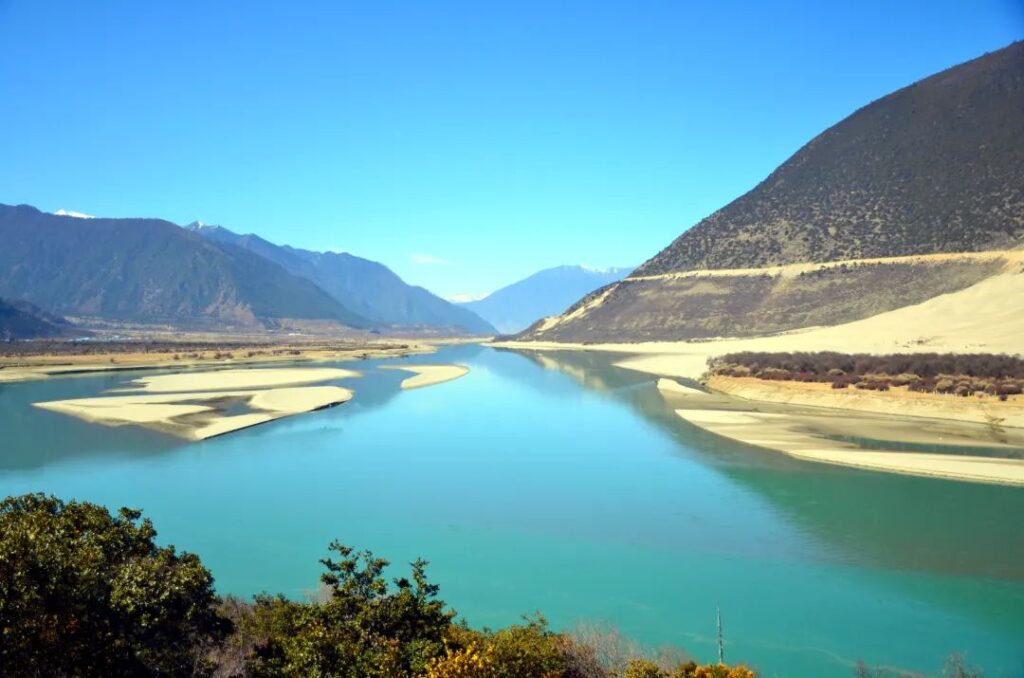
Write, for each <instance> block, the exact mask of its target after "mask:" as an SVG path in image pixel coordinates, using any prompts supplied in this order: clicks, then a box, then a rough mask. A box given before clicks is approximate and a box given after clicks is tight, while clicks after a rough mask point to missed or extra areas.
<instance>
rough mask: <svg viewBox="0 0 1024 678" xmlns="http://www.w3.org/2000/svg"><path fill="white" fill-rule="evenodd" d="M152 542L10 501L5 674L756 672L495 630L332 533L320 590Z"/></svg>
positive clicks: (731, 677) (542, 633) (613, 638)
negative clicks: (279, 583)
mask: <svg viewBox="0 0 1024 678" xmlns="http://www.w3.org/2000/svg"><path fill="white" fill-rule="evenodd" d="M155 536H156V531H155V530H154V529H153V525H152V524H151V523H150V521H149V520H148V519H143V518H142V516H141V513H140V512H139V511H136V510H131V509H121V510H120V511H119V512H118V513H117V515H116V516H115V515H111V514H110V513H109V512H108V511H107V510H106V509H105V508H103V507H100V506H96V505H94V504H88V503H84V502H74V501H72V502H63V501H60V500H58V499H56V498H53V497H47V496H44V495H41V494H33V495H25V496H21V497H9V498H7V499H5V500H4V501H3V502H0V675H5V676H218V677H223V678H227V677H247V676H324V677H327V676H332V677H339V678H364V677H365V678H378V677H379V678H406V677H408V678H413V677H424V678H528V677H534V676H536V677H539V678H753V677H754V675H755V673H754V672H753V671H751V670H750V669H748V668H746V667H743V666H726V665H724V664H706V665H699V664H697V663H696V662H694V661H692V660H691V659H689V658H688V657H687V656H686V655H685V653H683V652H681V651H679V650H676V649H672V648H668V649H663V650H661V651H660V652H657V653H652V652H649V651H647V650H645V649H644V648H642V647H640V646H639V645H637V644H636V643H633V642H630V641H628V640H627V639H624V638H623V637H621V636H620V635H619V634H618V633H617V632H616V631H615V630H614V629H612V628H604V627H579V628H577V629H575V630H574V631H572V632H569V633H558V632H554V631H552V630H551V629H550V628H548V625H547V622H546V621H545V619H544V618H543V617H542V616H540V615H539V614H538V615H535V616H533V617H527V618H524V620H523V622H522V623H520V624H514V625H511V626H508V627H505V628H502V629H498V630H490V629H482V630H477V629H471V628H469V627H468V626H467V625H466V624H465V623H458V622H456V621H455V616H456V615H455V612H454V611H453V610H451V609H450V608H448V607H447V606H446V605H445V603H444V602H443V601H442V600H440V599H439V598H438V592H439V591H438V587H437V586H436V585H435V584H431V583H430V582H429V581H428V579H427V575H426V566H427V563H426V562H424V561H422V560H417V561H415V562H413V563H411V564H410V566H411V573H410V576H409V577H398V578H394V579H392V580H390V581H389V580H388V579H387V578H386V577H385V571H386V569H387V568H388V565H389V564H388V562H387V561H386V560H383V559H381V558H377V557H375V556H374V555H373V553H371V552H369V551H362V552H356V551H354V550H353V549H351V548H350V547H348V546H345V545H343V544H341V543H338V542H334V543H332V544H331V545H330V551H331V557H329V558H326V559H324V560H322V561H321V562H322V563H323V565H324V568H325V571H324V573H323V575H322V576H321V580H322V582H323V589H322V591H321V595H320V596H319V597H318V599H317V600H308V601H294V600H289V599H287V598H285V597H283V596H272V595H261V596H257V597H256V598H255V599H254V600H253V602H251V603H250V602H246V601H242V600H239V599H237V598H227V599H218V598H217V597H216V596H215V595H214V592H213V578H212V576H211V575H210V573H209V571H208V570H207V569H206V568H205V567H204V566H203V565H202V563H201V562H200V560H199V558H198V557H197V556H195V555H192V554H189V553H177V552H176V551H175V549H174V548H173V547H170V546H169V547H164V548H160V547H158V546H156V545H155V543H154V541H153V540H154V537H155ZM958 666H962V665H958ZM858 670H859V671H868V669H867V668H866V667H859V669H858ZM858 675H870V674H867V673H859V674H858ZM878 675H882V674H878ZM948 675H956V676H957V678H965V677H966V676H976V675H980V674H977V673H968V672H966V671H963V672H961V673H950V674H948Z"/></svg>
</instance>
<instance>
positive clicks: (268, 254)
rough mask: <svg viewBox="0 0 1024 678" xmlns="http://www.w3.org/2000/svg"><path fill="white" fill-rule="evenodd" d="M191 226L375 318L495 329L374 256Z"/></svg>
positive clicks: (415, 325) (455, 328)
mask: <svg viewBox="0 0 1024 678" xmlns="http://www.w3.org/2000/svg"><path fill="white" fill-rule="evenodd" d="M187 228H188V229H189V230H190V231H192V232H194V233H198V234H200V235H202V236H204V237H206V238H208V239H210V240H212V241H214V242H217V243H222V244H227V245H231V246H235V247H240V248H242V249H245V250H247V251H249V252H252V253H254V254H257V255H259V256H261V257H263V258H264V259H267V260H268V261H272V262H274V263H275V264H277V265H279V266H281V267H282V268H284V269H285V270H286V271H288V272H289V273H291V274H293V275H297V276H299V277H300V278H304V279H306V280H309V281H311V282H313V283H314V284H316V285H317V286H318V287H320V289H322V290H324V291H325V292H327V293H328V294H329V295H331V296H332V297H333V298H334V299H336V300H338V301H339V302H341V303H344V304H345V306H346V307H348V308H350V309H351V310H353V311H355V312H356V313H358V314H359V315H361V316H363V317H365V318H368V319H370V320H371V321H373V322H375V323H379V324H384V325H394V326H400V327H404V328H407V329H410V328H413V329H415V328H421V329H429V330H431V331H434V332H437V331H441V330H448V331H454V332H457V333H467V332H468V333H470V334H494V333H495V328H494V327H492V326H491V325H490V324H488V323H487V322H486V321H485V320H483V319H481V318H480V317H479V316H478V315H476V314H475V313H473V312H472V311H470V310H467V309H465V308H461V307H459V306H457V305H455V304H452V303H450V302H448V301H445V300H444V299H442V298H440V297H438V296H436V295H434V294H431V293H430V292H428V291H427V290H425V289H423V288H422V287H416V286H413V285H408V284H406V283H405V282H404V281H403V280H402V279H401V278H399V277H398V276H397V275H395V274H394V273H393V272H392V271H391V269H389V268H388V267H387V266H385V265H383V264H379V263H377V262H376V261H370V260H369V259H362V258H360V257H357V256H353V255H351V254H347V253H340V254H339V253H334V252H312V251H310V250H303V249H296V248H293V247H289V246H287V245H275V244H273V243H271V242H268V241H266V240H264V239H263V238H261V237H259V236H258V235H251V234H249V235H239V234H237V233H234V232H232V231H229V230H228V229H226V228H223V227H221V226H211V225H206V224H200V223H198V222H195V223H192V224H189V225H188V226H187Z"/></svg>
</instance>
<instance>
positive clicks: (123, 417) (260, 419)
mask: <svg viewBox="0 0 1024 678" xmlns="http://www.w3.org/2000/svg"><path fill="white" fill-rule="evenodd" d="M351 398H352V391H350V390H348V389H344V388H341V387H338V386H305V387H292V388H271V389H262V390H245V391H238V390H235V391H204V392H192V393H168V394H160V395H157V394H152V395H150V394H147V395H119V396H106V397H96V398H77V399H73V400H55V401H49V402H41V403H35V406H36V407H39V408H41V409H45V410H50V411H53V412H60V413H61V414H66V415H69V416H73V417H77V418H79V419H82V420H84V421H88V422H93V423H98V424H104V425H106V426H123V425H128V424H135V425H141V426H145V427H147V428H151V429H154V430H158V431H162V432H164V433H170V434H172V435H176V436H178V437H180V438H184V439H186V440H205V439H207V438H212V437H214V436H218V435H223V434H225V433H230V432H231V431H237V430H239V429H242V428H248V427H250V426H255V425H256V424H262V423H265V422H268V421H273V420H275V419H280V418H282V417H287V416H291V415H294V414H299V413H302V412H311V411H314V410H319V409H323V408H325V407H331V406H333V405H337V404H340V403H343V402H346V401H348V400H350V399H351ZM236 403H238V404H244V405H246V406H247V407H248V408H250V409H251V410H253V411H252V412H246V413H242V414H236V415H227V414H225V408H226V407H227V406H229V405H233V404H236Z"/></svg>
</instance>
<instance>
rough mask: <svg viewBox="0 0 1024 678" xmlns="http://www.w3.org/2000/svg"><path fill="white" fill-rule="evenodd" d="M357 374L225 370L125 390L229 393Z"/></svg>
mask: <svg viewBox="0 0 1024 678" xmlns="http://www.w3.org/2000/svg"><path fill="white" fill-rule="evenodd" d="M358 376H360V374H359V373H358V372H353V371H352V370H343V369H339V368H334V367H281V368H256V369H227V370H215V371H207V372H176V373H175V374H160V375H156V376H153V377H142V378H141V379H135V380H134V381H132V382H131V384H130V385H129V386H128V387H127V388H126V389H124V390H131V391H145V392H147V393H175V392H184V391H231V390H238V389H253V388H276V387H280V386H295V385H299V384H315V383H317V382H320V381H332V380H334V379H351V378H354V377H358Z"/></svg>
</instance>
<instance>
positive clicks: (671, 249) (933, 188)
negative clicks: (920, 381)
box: [635, 42, 1024, 275]
mask: <svg viewBox="0 0 1024 678" xmlns="http://www.w3.org/2000/svg"><path fill="white" fill-rule="evenodd" d="M1022 238H1024V42H1016V43H1014V44H1012V45H1010V46H1009V47H1006V48H1004V49H1001V50H999V51H997V52H992V53H990V54H986V55H984V56H982V57H980V58H978V59H975V60H973V61H969V62H967V63H965V64H962V65H959V66H956V67H954V68H950V69H948V70H946V71H943V72H941V73H938V74H937V75H933V76H931V77H929V78H926V79H924V80H922V81H920V82H918V83H915V84H913V85H910V86H909V87H906V88H904V89H901V90H899V91H897V92H894V93H893V94H890V95H888V96H886V97H883V98H881V99H879V100H877V101H875V102H873V103H871V104H869V105H867V106H865V107H864V108H862V109H860V110H858V111H857V112H855V113H854V114H853V115H851V116H850V117H848V118H846V119H845V120H843V121H842V122H840V123H838V124H837V125H835V126H833V127H831V128H830V129H828V130H826V131H825V132H823V133H822V134H820V135H819V136H817V137H816V138H814V139H813V140H812V141H811V142H810V143H808V144H807V145H806V146H804V147H803V148H801V149H800V150H799V151H798V152H797V153H796V154H795V155H794V156H793V157H791V158H790V159H789V160H787V161H786V162H785V163H783V164H782V165H781V166H780V167H779V168H778V169H776V170H775V171H774V172H772V174H771V175H769V176H768V178H767V179H765V180H764V181H763V182H761V183H760V184H759V185H758V186H757V187H755V188H754V189H753V190H752V191H750V192H749V193H747V194H746V195H744V196H742V197H740V198H739V199H737V200H735V201H733V202H732V203H730V204H729V205H727V206H726V207H724V208H722V209H721V210H719V211H717V212H715V213H714V214H712V215H711V216H709V217H707V218H706V219H704V220H703V221H701V222H700V223H698V224H697V225H695V226H694V227H693V228H691V229H689V230H688V231H686V232H685V233H683V234H682V235H681V236H680V237H679V238H677V239H676V240H675V242H673V243H672V244H671V245H669V246H668V247H667V248H666V249H664V250H663V251H662V252H660V253H659V254H658V255H656V256H655V257H654V258H653V259H651V260H650V261H648V262H647V263H646V264H644V265H643V266H641V267H640V268H639V269H638V270H637V271H636V272H635V275H654V274H659V273H668V272H673V271H686V270H694V269H724V268H748V267H761V266H771V265H776V264H788V263H796V262H807V261H816V262H818V261H836V260H841V259H855V258H866V257H889V256H900V255H907V254H926V253H935V252H963V251H979V250H984V249H998V248H1003V247H1006V246H1013V245H1015V244H1019V243H1020V242H1021V241H1022Z"/></svg>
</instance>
